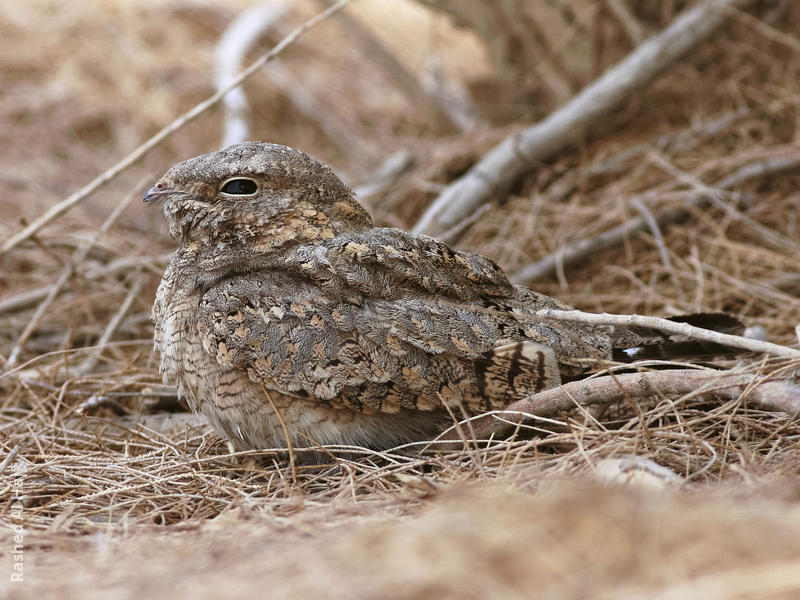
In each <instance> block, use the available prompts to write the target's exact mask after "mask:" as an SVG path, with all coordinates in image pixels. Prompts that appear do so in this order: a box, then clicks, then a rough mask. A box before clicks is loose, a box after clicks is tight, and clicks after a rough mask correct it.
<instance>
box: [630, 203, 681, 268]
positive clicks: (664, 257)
mask: <svg viewBox="0 0 800 600" xmlns="http://www.w3.org/2000/svg"><path fill="white" fill-rule="evenodd" d="M631 204H633V207H634V208H635V209H636V212H638V213H639V216H641V217H642V219H644V222H645V223H647V227H648V229H650V233H652V234H653V239H655V241H656V247H657V248H658V254H659V256H660V257H661V264H662V265H664V268H665V269H666V270H667V271H668V272H669V273H670V276H671V277H672V279H673V281H677V278H676V276H675V270H674V269H673V268H672V261H671V260H670V259H669V249H667V244H666V242H665V241H664V236H663V235H662V233H661V228H660V227H659V226H658V221H656V219H655V217H654V216H653V213H652V212H650V209H649V208H647V206H646V205H645V203H644V202H642V200H641V198H635V197H634V198H633V199H632V200H631Z"/></svg>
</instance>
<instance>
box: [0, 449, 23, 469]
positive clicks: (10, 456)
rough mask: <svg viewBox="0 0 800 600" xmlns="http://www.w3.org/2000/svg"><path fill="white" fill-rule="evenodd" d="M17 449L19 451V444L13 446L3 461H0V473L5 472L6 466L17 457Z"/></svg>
mask: <svg viewBox="0 0 800 600" xmlns="http://www.w3.org/2000/svg"><path fill="white" fill-rule="evenodd" d="M19 451H20V446H14V447H13V448H12V449H11V452H9V453H8V454H7V455H6V457H5V458H4V459H3V462H1V463H0V475H2V474H3V473H5V471H6V467H8V465H10V464H11V463H12V462H14V459H15V458H17V454H19Z"/></svg>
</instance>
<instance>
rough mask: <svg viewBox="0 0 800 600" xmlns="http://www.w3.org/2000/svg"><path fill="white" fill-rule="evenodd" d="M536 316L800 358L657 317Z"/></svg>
mask: <svg viewBox="0 0 800 600" xmlns="http://www.w3.org/2000/svg"><path fill="white" fill-rule="evenodd" d="M536 316H537V317H540V318H542V319H553V320H556V321H572V322H577V323H592V324H595V325H620V326H623V327H632V326H633V327H648V328H650V329H657V330H658V331H665V332H667V333H672V334H675V335H682V336H686V337H688V338H692V339H696V340H704V341H707V342H714V343H717V344H722V345H723V346H729V347H731V348H741V349H742V350H749V351H751V352H759V353H762V354H769V355H771V356H780V357H783V358H795V359H797V358H800V350H795V349H794V348H788V347H786V346H780V345H778V344H772V343H770V342H763V341H761V340H754V339H750V338H746V337H742V336H738V335H730V334H728V333H720V332H719V331H711V330H709V329H703V328H702V327H695V326H694V325H689V324H688V323H679V322H676V321H669V320H667V319H660V318H658V317H644V316H641V315H612V314H608V313H600V314H597V313H587V312H582V311H580V310H555V309H552V308H543V309H541V310H537V311H536Z"/></svg>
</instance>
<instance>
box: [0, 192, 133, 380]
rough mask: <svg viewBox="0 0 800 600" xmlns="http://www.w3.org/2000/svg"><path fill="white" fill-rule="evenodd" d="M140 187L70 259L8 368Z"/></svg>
mask: <svg viewBox="0 0 800 600" xmlns="http://www.w3.org/2000/svg"><path fill="white" fill-rule="evenodd" d="M140 187H141V186H140V185H137V186H136V187H134V188H133V190H131V192H130V193H129V194H128V195H127V196H125V198H123V200H122V202H120V203H119V204H117V206H115V207H114V210H112V211H111V214H110V215H109V216H108V218H107V219H106V220H105V222H104V223H103V224H102V225H101V226H100V228H99V229H98V230H97V231H95V232H93V233H92V235H91V237H90V238H89V239H88V240H87V241H86V242H85V243H84V244H83V245H81V246H79V247H78V248H77V249H76V250H75V252H74V253H73V254H72V258H71V259H70V261H69V263H68V264H67V266H66V267H64V270H63V271H61V275H60V276H59V277H58V280H57V281H56V282H55V284H53V286H52V287H50V289H49V291H48V292H47V296H45V298H44V300H42V302H41V304H39V306H38V307H37V308H36V312H34V313H33V316H32V317H31V318H30V320H29V321H28V324H27V325H26V326H25V329H23V331H22V333H21V334H20V335H19V337H18V338H17V342H16V344H14V347H13V348H12V349H11V353H10V354H9V355H8V361H7V366H8V367H13V366H14V365H15V364H16V362H17V359H18V358H19V354H20V352H22V348H23V347H24V346H25V342H27V341H28V338H30V337H31V335H33V332H34V331H36V328H37V327H38V326H39V322H40V321H41V320H42V318H43V317H44V315H45V313H46V312H47V309H48V308H50V305H51V304H52V303H53V300H55V299H56V297H57V296H58V295H59V294H60V293H61V290H63V289H64V287H65V286H66V285H67V284H68V283H69V280H70V279H71V278H72V275H73V273H74V272H75V269H76V268H77V266H78V265H79V264H80V263H82V262H83V261H84V259H85V258H86V257H87V256H88V255H89V252H91V250H92V248H93V247H94V245H95V244H96V243H97V242H98V240H99V239H100V237H101V236H102V235H104V234H105V233H106V232H107V231H108V230H109V229H110V228H111V226H112V225H113V224H114V223H115V222H116V220H117V219H118V218H119V216H120V215H121V214H122V212H123V211H124V210H125V208H127V206H128V205H129V204H130V203H131V201H132V200H133V199H134V198H137V197H138V196H139V191H140Z"/></svg>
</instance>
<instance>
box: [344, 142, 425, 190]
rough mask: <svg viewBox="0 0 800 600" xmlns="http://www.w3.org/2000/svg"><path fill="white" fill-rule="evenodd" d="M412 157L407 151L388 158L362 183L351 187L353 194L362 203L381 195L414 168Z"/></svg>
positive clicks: (398, 152) (401, 151) (399, 151)
mask: <svg viewBox="0 0 800 600" xmlns="http://www.w3.org/2000/svg"><path fill="white" fill-rule="evenodd" d="M414 162H415V161H414V155H413V154H412V153H411V152H409V151H408V150H398V151H397V152H395V153H394V154H391V155H390V156H388V157H387V158H386V159H384V161H383V162H382V163H381V164H380V166H378V168H377V169H375V170H374V171H373V172H372V173H370V174H369V175H368V176H367V177H366V178H365V179H364V180H363V181H361V182H359V183H358V185H356V186H354V187H353V193H354V194H355V196H356V198H358V200H359V201H360V202H362V203H364V202H368V201H369V200H370V198H372V197H373V196H377V195H378V194H382V193H383V192H384V191H385V190H387V189H388V188H390V187H391V186H392V185H394V184H395V183H396V182H397V181H398V180H399V179H400V177H402V176H403V175H404V174H405V173H407V172H409V171H410V170H411V168H412V167H413V166H414Z"/></svg>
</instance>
